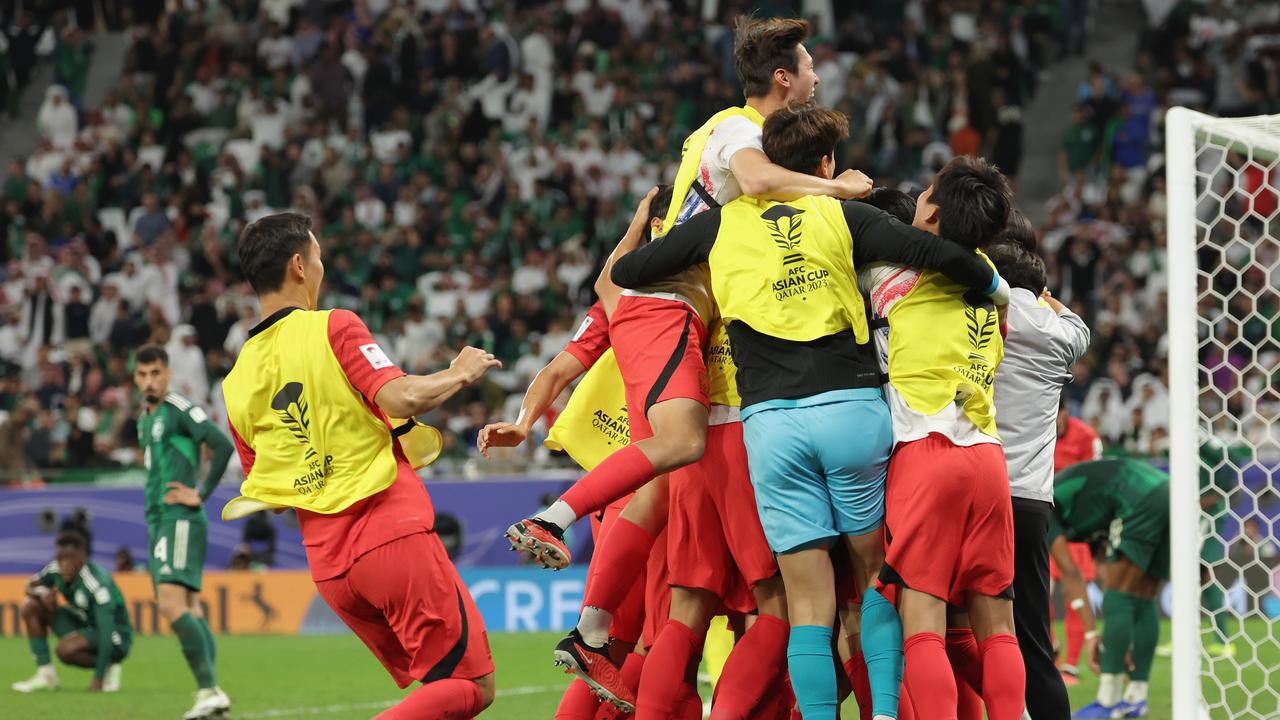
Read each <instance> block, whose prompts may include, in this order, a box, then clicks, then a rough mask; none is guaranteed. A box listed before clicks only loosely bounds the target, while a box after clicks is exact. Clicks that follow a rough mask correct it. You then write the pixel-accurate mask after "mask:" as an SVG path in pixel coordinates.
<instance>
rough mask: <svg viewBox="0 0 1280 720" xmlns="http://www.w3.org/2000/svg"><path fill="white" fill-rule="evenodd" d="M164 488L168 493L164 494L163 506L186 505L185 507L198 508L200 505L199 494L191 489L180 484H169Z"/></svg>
mask: <svg viewBox="0 0 1280 720" xmlns="http://www.w3.org/2000/svg"><path fill="white" fill-rule="evenodd" d="M166 487H168V488H169V492H167V493H165V494H164V504H165V505H186V506H187V507H193V508H198V507H200V505H201V502H202V501H201V500H200V493H199V492H197V491H196V489H195V488H193V487H187V486H186V485H183V484H182V483H180V482H171V483H169V484H168V485H167V486H166Z"/></svg>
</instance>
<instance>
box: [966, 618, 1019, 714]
mask: <svg viewBox="0 0 1280 720" xmlns="http://www.w3.org/2000/svg"><path fill="white" fill-rule="evenodd" d="M978 649H979V651H980V652H981V653H982V699H983V701H984V702H985V703H986V705H987V717H988V718H990V720H1019V718H1021V717H1022V711H1023V709H1024V708H1025V707H1026V688H1027V668H1026V665H1024V664H1023V662H1022V650H1021V649H1019V648H1018V639H1017V638H1016V637H1014V636H1012V635H1008V634H1005V635H992V636H991V637H989V638H987V639H986V640H983V641H982V645H980V646H979V647H978Z"/></svg>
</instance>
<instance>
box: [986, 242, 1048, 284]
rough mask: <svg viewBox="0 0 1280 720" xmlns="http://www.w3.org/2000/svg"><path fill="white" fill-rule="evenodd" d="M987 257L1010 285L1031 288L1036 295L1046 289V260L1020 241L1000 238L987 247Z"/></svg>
mask: <svg viewBox="0 0 1280 720" xmlns="http://www.w3.org/2000/svg"><path fill="white" fill-rule="evenodd" d="M986 253H987V257H988V258H991V263H992V264H993V265H995V266H996V272H998V273H1000V277H1002V278H1004V279H1005V280H1006V281H1007V282H1008V283H1009V286H1010V287H1015V288H1022V289H1023V290H1030V291H1031V292H1032V293H1033V294H1035V295H1036V296H1039V295H1040V293H1041V292H1042V291H1043V290H1044V286H1045V278H1046V272H1045V269H1044V260H1041V259H1040V256H1039V255H1037V254H1035V253H1034V252H1031V251H1030V250H1028V249H1026V248H1025V247H1023V246H1022V245H1019V244H1018V243H1014V242H1009V241H1007V240H1003V239H1002V240H1000V241H999V242H995V243H992V244H991V246H990V247H988V248H987V249H986Z"/></svg>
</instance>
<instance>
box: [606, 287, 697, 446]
mask: <svg viewBox="0 0 1280 720" xmlns="http://www.w3.org/2000/svg"><path fill="white" fill-rule="evenodd" d="M706 334H707V333H706V328H705V326H703V324H702V320H700V319H698V314H697V313H695V312H694V311H693V309H692V308H690V307H689V306H688V305H685V304H684V303H682V302H678V301H675V300H663V299H662V298H653V297H633V296H631V295H623V296H622V297H621V298H619V299H618V307H617V309H616V310H614V311H613V315H612V316H611V317H610V318H609V343H610V345H612V347H613V353H614V356H615V357H616V358H617V359H618V370H619V371H621V373H622V381H623V383H624V384H625V385H626V396H627V414H628V415H629V416H630V422H631V442H633V443H634V442H637V441H639V440H644V439H646V438H650V437H653V429H652V428H650V427H649V419H648V414H649V408H651V407H653V406H654V405H656V404H658V403H660V402H663V401H666V400H674V399H676V398H689V399H691V400H697V401H698V402H700V403H702V404H703V405H707V402H708V401H707V365H706V362H705V361H704V360H703V357H702V355H703V353H704V352H705V351H706Z"/></svg>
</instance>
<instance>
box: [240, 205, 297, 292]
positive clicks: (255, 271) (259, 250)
mask: <svg viewBox="0 0 1280 720" xmlns="http://www.w3.org/2000/svg"><path fill="white" fill-rule="evenodd" d="M310 247H311V218H309V217H307V216H306V215H301V214H299V213H290V212H286V213H277V214H275V215H268V216H266V217H264V218H262V219H260V220H258V221H256V222H252V223H250V224H249V226H248V227H246V228H245V229H244V232H242V233H240V242H238V243H236V252H237V253H239V255H240V270H241V271H242V272H243V273H244V277H245V279H246V280H248V281H249V285H251V286H252V287H253V291H254V292H255V293H257V294H259V295H262V294H263V293H269V292H273V291H275V290H279V289H280V286H281V285H283V284H284V271H285V267H286V266H287V265H288V263H289V259H290V258H292V257H293V256H294V255H298V254H303V255H305V254H306V253H307V252H308V250H309V248H310Z"/></svg>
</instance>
